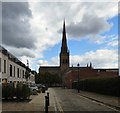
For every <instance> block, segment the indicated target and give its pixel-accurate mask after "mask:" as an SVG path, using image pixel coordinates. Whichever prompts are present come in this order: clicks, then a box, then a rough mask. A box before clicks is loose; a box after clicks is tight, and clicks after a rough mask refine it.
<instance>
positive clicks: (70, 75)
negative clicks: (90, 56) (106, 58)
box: [64, 67, 118, 88]
mask: <svg viewBox="0 0 120 113" xmlns="http://www.w3.org/2000/svg"><path fill="white" fill-rule="evenodd" d="M73 69H74V68H73ZM78 76H79V79H80V80H81V79H86V78H90V77H100V78H101V77H116V76H118V69H92V68H90V67H86V68H85V67H80V68H79V69H77V68H76V69H75V70H70V71H68V72H67V73H66V74H65V78H64V80H65V81H64V83H65V86H66V87H67V88H72V83H73V82H74V81H78Z"/></svg>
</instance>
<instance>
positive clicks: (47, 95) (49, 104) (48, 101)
mask: <svg viewBox="0 0 120 113" xmlns="http://www.w3.org/2000/svg"><path fill="white" fill-rule="evenodd" d="M47 97H48V106H49V105H50V101H49V92H47Z"/></svg>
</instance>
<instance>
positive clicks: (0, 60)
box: [0, 58, 1, 72]
mask: <svg viewBox="0 0 120 113" xmlns="http://www.w3.org/2000/svg"><path fill="white" fill-rule="evenodd" d="M0 72H1V58H0Z"/></svg>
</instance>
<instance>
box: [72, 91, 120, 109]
mask: <svg viewBox="0 0 120 113" xmlns="http://www.w3.org/2000/svg"><path fill="white" fill-rule="evenodd" d="M71 91H72V92H74V93H76V94H79V95H80V96H83V97H85V98H88V99H90V100H93V101H96V102H99V103H102V104H104V105H107V106H110V107H113V108H115V109H118V110H120V97H114V96H108V95H103V94H98V93H94V92H87V91H80V92H79V93H78V92H77V90H73V89H72V90H71Z"/></svg>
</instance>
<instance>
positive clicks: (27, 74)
mask: <svg viewBox="0 0 120 113" xmlns="http://www.w3.org/2000/svg"><path fill="white" fill-rule="evenodd" d="M29 77H30V69H29V68H27V69H26V72H25V78H26V80H27V81H28V78H29Z"/></svg>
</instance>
